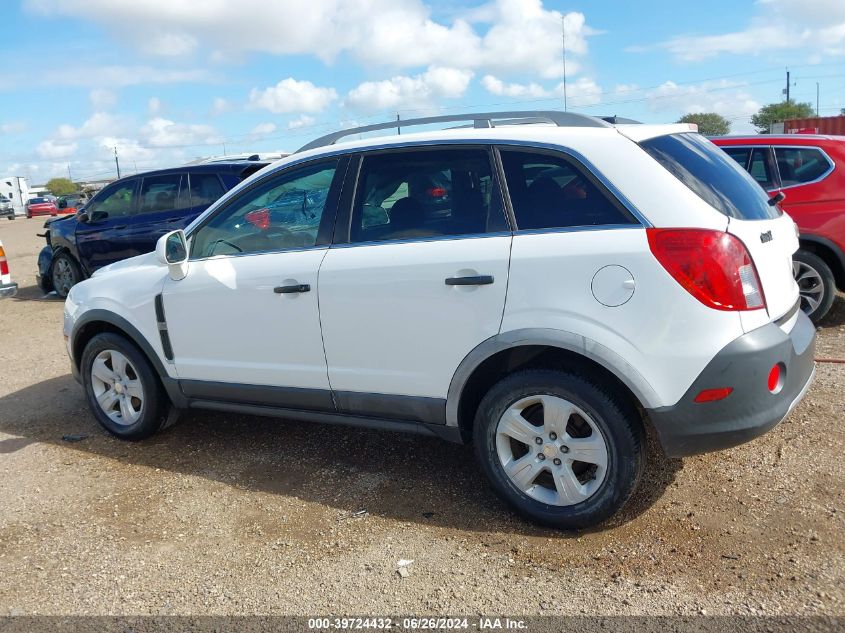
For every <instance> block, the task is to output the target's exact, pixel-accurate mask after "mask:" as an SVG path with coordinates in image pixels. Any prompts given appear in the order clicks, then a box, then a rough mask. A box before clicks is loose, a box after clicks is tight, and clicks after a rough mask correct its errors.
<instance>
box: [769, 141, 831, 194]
mask: <svg viewBox="0 0 845 633" xmlns="http://www.w3.org/2000/svg"><path fill="white" fill-rule="evenodd" d="M775 157H776V158H777V161H778V170H779V171H780V179H781V183H782V184H783V186H784V187H790V186H792V185H803V184H805V183H808V182H813V181H815V180H819V179H820V178H821V177H822V176H826V175H827V174H828V173H829V172H830V168H831V167H832V165H831V164H830V161H829V160H828V159H827V156H825V155H824V153H823V152H822V151H821V150H819V149H817V148H815V147H776V148H775Z"/></svg>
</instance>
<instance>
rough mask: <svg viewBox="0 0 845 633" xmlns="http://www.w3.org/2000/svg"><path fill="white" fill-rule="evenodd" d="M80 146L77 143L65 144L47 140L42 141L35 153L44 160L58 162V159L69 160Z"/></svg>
mask: <svg viewBox="0 0 845 633" xmlns="http://www.w3.org/2000/svg"><path fill="white" fill-rule="evenodd" d="M78 147H79V146H78V145H77V144H76V143H63V142H61V141H54V140H52V139H47V140H46V141H41V142H40V143H39V144H38V147H36V148H35V152H36V153H37V154H38V155H39V156H40V157H41V158H44V159H48V160H56V159H58V158H67V157H69V156H72V155H73V154H74V152H76V150H77V148H78Z"/></svg>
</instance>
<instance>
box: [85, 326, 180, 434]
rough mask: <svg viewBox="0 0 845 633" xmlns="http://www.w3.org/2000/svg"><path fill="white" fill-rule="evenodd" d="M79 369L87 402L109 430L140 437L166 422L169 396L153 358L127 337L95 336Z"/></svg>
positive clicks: (154, 430) (112, 335)
mask: <svg viewBox="0 0 845 633" xmlns="http://www.w3.org/2000/svg"><path fill="white" fill-rule="evenodd" d="M80 370H81V373H82V380H83V384H84V386H85V395H86V397H87V399H88V405H89V407H90V408H91V411H92V412H93V413H94V415H95V417H96V418H97V421H98V422H99V423H100V424H101V425H102V426H103V428H105V429H106V430H107V431H109V432H110V433H112V434H114V435H117V436H118V437H120V438H123V439H127V440H140V439H143V438H146V437H149V436H150V435H152V434H153V433H155V432H156V431H158V430H159V429H161V428H162V427H163V426H164V423H165V420H166V418H165V414H166V412H167V405H168V401H167V397H166V396H165V395H164V393H163V392H162V389H161V386H160V384H159V381H158V379H157V378H156V376H155V373H154V372H153V368H152V367H151V366H150V362H149V361H148V360H147V358H146V357H145V356H144V355H143V354H142V353H141V352H140V351H139V350H138V348H137V347H135V346H134V345H133V344H132V343H130V342H129V341H128V340H126V339H125V338H124V337H122V336H119V335H117V334H113V333H110V332H108V333H104V334H98V335H97V336H95V337H94V338H92V339H91V340H90V341H89V342H88V344H87V345H86V346H85V351H84V352H83V353H82V362H81V365H80Z"/></svg>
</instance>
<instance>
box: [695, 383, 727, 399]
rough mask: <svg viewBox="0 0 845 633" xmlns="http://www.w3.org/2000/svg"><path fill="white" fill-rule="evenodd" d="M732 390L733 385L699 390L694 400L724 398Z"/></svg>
mask: <svg viewBox="0 0 845 633" xmlns="http://www.w3.org/2000/svg"><path fill="white" fill-rule="evenodd" d="M732 392H733V387H720V388H719V389H705V390H704V391H701V392H700V393H699V394H698V395H697V396H696V397H695V399H694V400H695V402H715V401H716V400H724V399H725V398H727V397H728V396H729V395H731V393H732Z"/></svg>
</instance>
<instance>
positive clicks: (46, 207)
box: [26, 198, 59, 218]
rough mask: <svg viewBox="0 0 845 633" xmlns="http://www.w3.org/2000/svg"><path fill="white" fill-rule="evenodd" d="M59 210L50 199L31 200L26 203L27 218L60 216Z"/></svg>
mask: <svg viewBox="0 0 845 633" xmlns="http://www.w3.org/2000/svg"><path fill="white" fill-rule="evenodd" d="M58 214H59V208H58V207H57V206H56V203H55V202H53V200H51V199H50V198H30V200H29V202H27V203H26V217H28V218H31V217H34V216H36V215H58Z"/></svg>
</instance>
